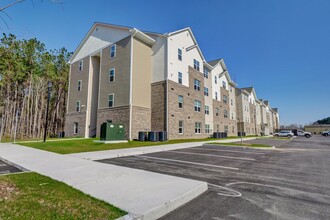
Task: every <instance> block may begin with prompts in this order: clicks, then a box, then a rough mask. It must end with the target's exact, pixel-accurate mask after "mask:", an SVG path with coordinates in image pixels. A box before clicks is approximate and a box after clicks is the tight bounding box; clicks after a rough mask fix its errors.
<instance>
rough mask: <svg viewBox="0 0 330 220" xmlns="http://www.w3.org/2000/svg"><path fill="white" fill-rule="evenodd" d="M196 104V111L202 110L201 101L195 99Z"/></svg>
mask: <svg viewBox="0 0 330 220" xmlns="http://www.w3.org/2000/svg"><path fill="white" fill-rule="evenodd" d="M194 106H195V112H201V101H198V100H195V102H194Z"/></svg>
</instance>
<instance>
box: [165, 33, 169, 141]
mask: <svg viewBox="0 0 330 220" xmlns="http://www.w3.org/2000/svg"><path fill="white" fill-rule="evenodd" d="M168 37H169V36H168V35H167V36H166V55H165V59H166V60H165V62H166V71H165V73H166V78H165V79H166V132H167V137H169V125H168V115H169V112H168V69H169V68H168V67H169V65H168V42H169V41H168Z"/></svg>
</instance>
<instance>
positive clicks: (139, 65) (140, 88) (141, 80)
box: [121, 39, 152, 109]
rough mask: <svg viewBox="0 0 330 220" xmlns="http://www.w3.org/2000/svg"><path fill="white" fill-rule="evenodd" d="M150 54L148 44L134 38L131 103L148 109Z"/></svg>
mask: <svg viewBox="0 0 330 220" xmlns="http://www.w3.org/2000/svg"><path fill="white" fill-rule="evenodd" d="M151 54H152V50H151V48H150V46H148V45H146V44H144V43H143V42H141V41H140V40H137V39H134V42H133V69H132V71H133V73H132V104H133V106H141V107H146V108H149V109H150V108H151V71H152V70H151ZM121 89H122V88H121Z"/></svg>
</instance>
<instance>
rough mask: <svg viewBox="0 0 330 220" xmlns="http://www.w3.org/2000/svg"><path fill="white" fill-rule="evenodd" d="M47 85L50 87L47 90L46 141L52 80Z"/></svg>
mask: <svg viewBox="0 0 330 220" xmlns="http://www.w3.org/2000/svg"><path fill="white" fill-rule="evenodd" d="M47 87H48V92H47V108H46V122H45V132H44V142H46V137H47V126H48V110H49V101H50V91H51V89H52V82H51V81H48V83H47Z"/></svg>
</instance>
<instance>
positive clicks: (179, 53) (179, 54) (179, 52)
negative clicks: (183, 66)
mask: <svg viewBox="0 0 330 220" xmlns="http://www.w3.org/2000/svg"><path fill="white" fill-rule="evenodd" d="M178 60H180V61H181V60H182V50H181V49H179V48H178Z"/></svg>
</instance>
